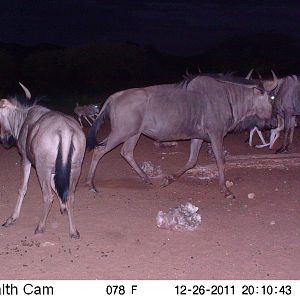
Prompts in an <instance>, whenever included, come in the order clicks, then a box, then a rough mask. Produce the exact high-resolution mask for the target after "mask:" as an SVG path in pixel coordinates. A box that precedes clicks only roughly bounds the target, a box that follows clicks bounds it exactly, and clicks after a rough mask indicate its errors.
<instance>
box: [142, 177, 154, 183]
mask: <svg viewBox="0 0 300 300" xmlns="http://www.w3.org/2000/svg"><path fill="white" fill-rule="evenodd" d="M143 181H144V183H146V184H152V182H151V180H150V179H149V177H145V178H143Z"/></svg>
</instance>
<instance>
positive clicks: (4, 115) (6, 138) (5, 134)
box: [0, 99, 16, 148]
mask: <svg viewBox="0 0 300 300" xmlns="http://www.w3.org/2000/svg"><path fill="white" fill-rule="evenodd" d="M15 109H16V106H15V105H14V104H13V103H12V102H10V101H9V100H7V99H2V100H1V101H0V128H1V130H0V142H1V144H3V146H4V147H5V148H10V147H12V146H13V145H14V144H15V139H14V137H13V128H12V126H11V124H10V122H9V119H10V116H11V114H12V113H13V111H14V110H15Z"/></svg>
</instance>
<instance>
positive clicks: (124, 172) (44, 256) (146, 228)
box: [0, 129, 300, 279]
mask: <svg viewBox="0 0 300 300" xmlns="http://www.w3.org/2000/svg"><path fill="white" fill-rule="evenodd" d="M299 137H300V130H299V129H297V130H296V136H295V143H294V145H293V147H292V149H291V152H298V153H299V152H300V139H299ZM245 138H246V135H245V134H239V135H231V136H228V137H227V138H226V139H225V148H226V149H227V150H228V151H229V153H230V154H231V155H236V154H266V153H270V150H267V149H260V150H259V149H254V148H249V146H248V145H247V144H245V143H244V140H245ZM206 147H207V146H206V145H204V146H203V149H201V152H200V156H199V160H198V163H211V158H210V157H209V156H208V154H207V153H206ZM188 148H189V143H188V142H180V143H179V145H178V147H177V148H174V149H162V150H157V149H156V148H155V147H154V145H153V141H152V140H150V139H148V138H146V137H142V138H141V139H140V141H139V143H138V145H137V148H136V151H135V156H136V159H137V161H138V162H139V163H140V164H141V163H142V162H144V161H152V162H153V163H154V164H156V165H160V166H161V168H162V170H163V172H164V173H165V174H168V173H171V172H174V171H175V170H177V169H178V168H179V167H181V166H182V165H183V164H184V163H185V161H186V160H187V157H188V153H189V150H188ZM119 151H120V146H119V147H118V148H116V149H114V150H113V151H112V152H110V153H108V154H107V155H106V156H105V157H104V158H103V159H102V161H101V162H100V163H99V165H98V168H97V173H96V180H95V182H96V185H97V187H98V188H99V189H100V191H101V193H100V194H93V193H92V192H90V191H89V190H88V188H87V187H86V186H85V184H84V183H85V178H86V175H87V171H88V168H89V164H90V161H91V153H86V157H85V160H84V164H83V169H82V175H81V178H80V182H79V185H78V188H77V192H76V200H77V202H76V205H75V218H76V223H77V228H78V229H79V231H80V234H81V238H80V240H75V241H74V240H70V239H69V232H68V220H67V216H65V215H61V214H60V212H59V207H58V203H57V201H56V200H55V201H54V204H53V206H52V210H51V212H50V215H49V217H48V222H47V229H46V232H45V233H44V234H42V235H41V234H40V235H35V234H34V233H33V232H34V229H35V227H36V225H37V223H38V220H39V217H40V215H41V212H42V200H41V190H40V187H39V184H38V181H37V177H36V173H35V170H32V173H31V177H30V182H29V188H28V192H27V195H26V197H25V201H24V204H23V208H22V211H21V216H20V218H19V219H18V221H17V222H16V224H15V225H14V226H11V227H9V228H4V227H1V228H0V266H1V268H0V279H25V278H26V279H300V268H299V261H300V181H299V179H300V167H295V166H294V167H287V168H285V169H283V170H280V169H262V170H257V169H251V168H250V169H247V168H239V169H229V170H228V172H227V180H230V181H232V182H233V184H234V185H233V187H232V191H233V192H234V193H235V195H236V199H235V200H228V199H225V198H223V196H222V195H221V194H220V193H219V190H218V182H217V180H216V179H214V180H212V181H211V182H205V181H201V180H199V179H197V178H191V177H189V176H187V175H185V176H183V177H181V178H180V179H179V180H178V181H177V182H174V183H173V184H171V185H169V186H168V187H166V188H161V187H160V186H159V184H160V181H161V179H155V180H153V185H145V184H144V183H143V182H142V181H141V180H140V178H139V177H138V176H137V174H135V173H134V171H133V170H132V169H131V168H130V166H129V165H128V164H127V163H126V162H125V161H124V159H123V158H122V157H121V156H120V154H119ZM0 167H1V173H0V220H1V222H4V221H5V220H6V218H7V217H9V216H10V214H11V212H12V210H13V208H14V205H15V201H16V197H17V192H18V186H19V183H20V175H21V172H20V157H19V155H18V152H17V150H16V149H15V148H13V149H10V150H5V149H3V148H2V147H1V148H0ZM249 193H255V197H254V198H253V199H248V197H247V195H248V194H249ZM187 201H189V202H191V203H193V204H194V205H196V206H198V207H199V213H200V214H201V216H202V224H201V226H200V227H199V229H197V230H196V231H193V232H179V231H172V230H166V229H160V228H158V227H157V226H156V215H157V213H158V211H159V210H163V211H167V210H168V209H169V208H173V207H176V206H178V205H180V204H185V203H186V202H187Z"/></svg>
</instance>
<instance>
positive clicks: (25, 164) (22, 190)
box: [2, 160, 31, 227]
mask: <svg viewBox="0 0 300 300" xmlns="http://www.w3.org/2000/svg"><path fill="white" fill-rule="evenodd" d="M30 169H31V163H30V162H29V161H28V160H23V161H22V171H23V180H22V184H21V187H20V189H19V195H18V199H17V204H16V206H15V209H14V211H13V214H12V216H11V217H9V218H8V219H7V220H6V222H5V223H4V224H3V225H2V226H5V227H7V226H9V225H11V224H13V223H14V222H15V221H16V220H17V218H18V217H19V215H20V211H21V206H22V203H23V199H24V196H25V194H26V191H27V186H28V179H29V175H30Z"/></svg>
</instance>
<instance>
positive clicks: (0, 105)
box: [0, 99, 14, 108]
mask: <svg viewBox="0 0 300 300" xmlns="http://www.w3.org/2000/svg"><path fill="white" fill-rule="evenodd" d="M5 107H14V105H13V104H12V103H11V102H10V101H8V100H7V99H1V101H0V108H5Z"/></svg>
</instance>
